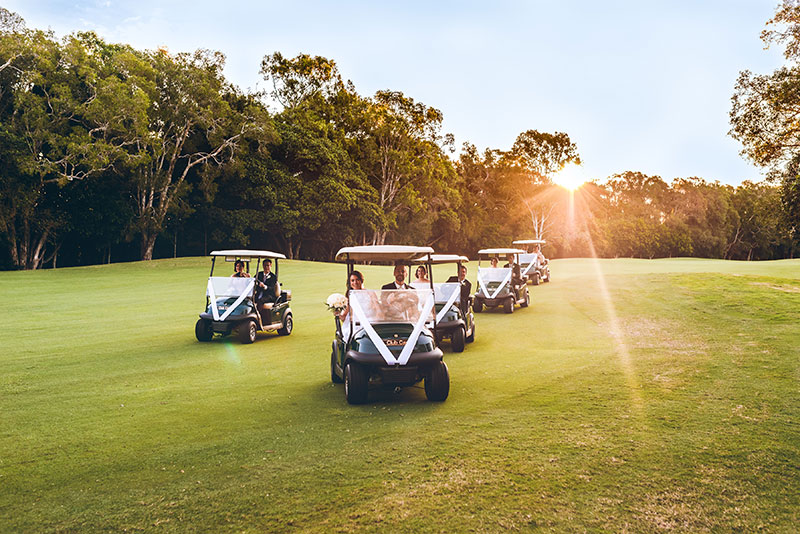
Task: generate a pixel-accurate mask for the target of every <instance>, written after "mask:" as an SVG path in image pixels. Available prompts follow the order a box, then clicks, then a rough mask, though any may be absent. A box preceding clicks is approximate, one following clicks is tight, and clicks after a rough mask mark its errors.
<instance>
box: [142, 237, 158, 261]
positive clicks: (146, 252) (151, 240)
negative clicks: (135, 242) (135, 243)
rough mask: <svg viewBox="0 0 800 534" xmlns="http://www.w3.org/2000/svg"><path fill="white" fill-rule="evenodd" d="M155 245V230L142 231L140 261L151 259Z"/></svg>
mask: <svg viewBox="0 0 800 534" xmlns="http://www.w3.org/2000/svg"><path fill="white" fill-rule="evenodd" d="M155 245H156V233H155V232H152V233H150V232H146V231H145V232H142V261H150V260H152V259H153V248H154V247H155Z"/></svg>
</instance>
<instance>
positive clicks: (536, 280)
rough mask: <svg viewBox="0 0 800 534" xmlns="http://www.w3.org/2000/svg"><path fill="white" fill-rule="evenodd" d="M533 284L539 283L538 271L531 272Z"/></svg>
mask: <svg viewBox="0 0 800 534" xmlns="http://www.w3.org/2000/svg"><path fill="white" fill-rule="evenodd" d="M533 285H535V286H538V285H539V272H538V271H537V272H535V273H533Z"/></svg>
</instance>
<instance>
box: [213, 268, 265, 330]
mask: <svg viewBox="0 0 800 534" xmlns="http://www.w3.org/2000/svg"><path fill="white" fill-rule="evenodd" d="M253 285H255V280H250V282H249V283H248V284H247V287H245V289H244V291H243V292H242V294H241V295H239V298H237V299H236V300H235V301H234V303H233V304H231V305H230V306H228V309H227V310H225V313H223V314H222V316H220V314H219V310H217V295H216V293H214V284H212V283H211V278H209V279H208V296H209V298H210V299H211V304H212V306H211V315H212V316H213V317H214V320H215V321H224V320H225V319H227V318H228V316H229V315H230V314H232V313H233V310H235V309H236V307H237V306H238V305H239V304H241V303H242V301H243V300H244V299H245V298H247V295H248V294H249V293H250V292H251V291H252V290H253Z"/></svg>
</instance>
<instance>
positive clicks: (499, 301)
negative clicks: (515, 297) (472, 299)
mask: <svg viewBox="0 0 800 534" xmlns="http://www.w3.org/2000/svg"><path fill="white" fill-rule="evenodd" d="M508 298H509V295H503V296H502V297H499V298H496V299H487V298H481V299H480V300H481V302H483V305H484V306H486V307H487V308H496V307H497V306H502V305H503V303H504V302H505V301H506V300H508Z"/></svg>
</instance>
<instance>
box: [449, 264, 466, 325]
mask: <svg viewBox="0 0 800 534" xmlns="http://www.w3.org/2000/svg"><path fill="white" fill-rule="evenodd" d="M447 281H448V282H455V283H458V284H461V301H460V304H459V306H460V307H461V311H462V313H464V314H466V313H468V312H469V298H470V296H471V295H472V283H471V282H470V281H469V280H467V266H466V265H459V266H458V276H451V277H450V278H448V279H447Z"/></svg>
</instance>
